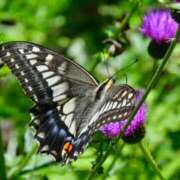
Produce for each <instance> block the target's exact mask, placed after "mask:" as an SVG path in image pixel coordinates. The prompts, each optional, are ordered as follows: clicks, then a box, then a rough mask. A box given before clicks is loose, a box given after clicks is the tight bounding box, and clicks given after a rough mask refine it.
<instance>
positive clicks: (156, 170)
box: [138, 142, 164, 180]
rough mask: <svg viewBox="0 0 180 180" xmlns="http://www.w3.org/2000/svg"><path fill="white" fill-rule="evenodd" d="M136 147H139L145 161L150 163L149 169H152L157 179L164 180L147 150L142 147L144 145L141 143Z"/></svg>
mask: <svg viewBox="0 0 180 180" xmlns="http://www.w3.org/2000/svg"><path fill="white" fill-rule="evenodd" d="M138 145H139V147H140V149H141V151H142V152H143V154H144V156H145V158H146V159H147V161H148V162H149V163H150V165H151V167H152V168H153V169H154V171H155V172H156V174H157V175H158V176H159V178H160V179H161V180H164V177H163V175H162V174H161V171H160V169H159V167H158V165H157V163H156V161H155V160H154V159H153V157H152V155H151V153H150V151H148V150H147V149H146V148H145V147H144V145H143V143H142V142H140V143H139V144H138Z"/></svg>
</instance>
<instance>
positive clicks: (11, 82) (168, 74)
mask: <svg viewBox="0 0 180 180" xmlns="http://www.w3.org/2000/svg"><path fill="white" fill-rule="evenodd" d="M134 3H135V1H125V0H124V1H123V0H96V1H95V0H86V1H83V0H76V1H75V0H74V1H73V0H47V1H43V0H38V1H36V0H26V1H24V0H16V1H15V0H14V1H13V0H9V1H8V0H1V1H0V41H1V42H6V41H15V40H17V41H20V40H23V41H31V42H35V43H39V44H42V45H44V46H47V47H49V48H52V49H55V50H57V51H59V52H61V53H63V54H65V55H66V56H67V57H69V58H71V59H73V60H74V61H76V62H78V63H79V64H81V65H82V66H83V67H85V68H86V69H87V70H89V71H91V72H92V73H93V75H94V76H95V77H96V79H98V80H99V81H102V80H104V79H106V78H107V76H108V74H107V72H106V68H105V66H104V65H103V63H102V62H101V58H98V57H101V56H100V55H101V54H102V52H104V50H105V49H106V46H107V45H106V44H104V43H102V42H103V40H104V39H106V38H108V37H113V38H114V37H115V38H117V34H118V33H119V28H118V25H117V24H118V23H120V22H121V21H120V20H119V19H120V17H122V16H123V15H124V13H128V12H130V11H131V9H132V8H133V6H134ZM156 6H159V2H158V1H153V0H151V1H150V0H146V1H142V2H141V5H140V6H139V7H138V8H137V9H136V11H135V12H134V14H133V16H132V17H131V19H130V20H129V29H128V30H127V31H125V34H126V37H127V39H128V42H129V43H128V44H126V46H125V51H124V52H123V53H121V54H117V55H116V56H114V57H111V58H109V59H108V64H109V65H108V67H109V71H110V72H111V73H114V72H116V71H117V70H119V69H123V68H124V67H126V66H128V65H129V64H130V63H132V62H133V61H135V60H136V59H138V62H137V63H135V64H133V65H131V66H130V67H127V68H125V71H124V70H122V72H121V74H120V75H119V76H118V77H117V83H125V82H126V78H125V75H127V77H128V83H129V84H130V85H132V86H133V87H135V88H136V89H145V88H146V85H147V84H148V82H149V80H150V79H151V77H152V75H153V73H154V68H156V67H157V65H158V62H155V61H154V60H153V59H152V58H151V57H150V56H149V55H148V53H147V46H148V43H149V40H148V39H146V38H144V37H143V36H142V35H141V34H140V31H139V29H140V25H141V20H142V16H143V15H144V13H145V11H146V10H147V9H151V8H152V7H156ZM120 38H121V39H124V37H120ZM179 51H180V46H179V45H178V46H176V49H175V51H174V53H173V55H172V56H171V59H170V61H169V63H168V65H167V66H166V68H165V69H164V71H163V74H162V75H161V79H160V81H159V83H158V84H157V85H156V87H155V88H154V89H153V90H152V91H151V93H150V96H149V97H148V99H147V104H148V115H147V123H146V136H145V138H144V140H143V141H144V144H145V145H146V147H147V148H148V149H149V150H150V151H151V153H152V155H153V157H154V159H155V160H156V162H157V164H158V165H159V166H160V169H161V170H162V174H163V175H164V177H166V178H167V179H180V158H178V157H180V141H179V136H180V94H179V91H180V61H179V58H180V53H179ZM95 66H96V68H95V69H94V68H93V67H95ZM31 106H32V102H31V101H30V100H29V99H28V98H27V97H26V96H25V95H24V94H23V91H22V89H21V87H20V86H19V84H18V82H17V80H16V79H15V78H14V77H13V75H12V74H11V73H10V71H9V69H8V68H7V67H3V68H2V69H1V70H0V121H1V127H2V130H3V137H4V138H3V139H4V144H5V147H4V149H5V158H6V165H7V171H8V173H11V172H12V171H13V169H15V168H16V166H18V163H19V162H20V161H21V160H22V159H24V158H25V157H26V156H27V154H28V153H29V151H30V150H31V149H32V147H33V145H34V144H36V143H35V140H33V135H32V134H33V133H32V131H31V130H30V128H29V127H28V123H29V121H30V117H29V115H28V110H29V109H30V107H31ZM97 136H98V135H97ZM99 136H101V135H99ZM98 138H99V137H98ZM100 139H103V140H104V141H103V143H101V145H96V144H93V143H92V144H91V145H90V147H89V148H88V149H87V150H86V151H85V153H84V154H83V155H82V156H81V157H80V158H79V159H78V160H77V161H76V162H74V163H73V164H72V165H71V166H64V167H62V166H61V165H60V164H55V165H51V166H48V167H47V168H42V169H40V170H38V171H33V172H31V173H26V174H22V175H18V177H17V179H30V178H31V180H33V179H50V180H56V179H60V178H67V179H74V180H76V179H85V177H86V176H87V175H88V173H89V172H90V171H91V168H92V164H93V163H95V161H96V159H97V157H98V156H99V153H100V152H101V151H103V150H104V149H106V142H107V139H105V138H103V137H100ZM98 140H99V139H98ZM121 143H122V142H119V144H118V145H117V146H116V147H115V148H114V151H113V152H112V153H111V154H110V156H109V157H108V159H107V160H106V162H105V163H104V165H103V167H102V168H101V169H100V170H99V175H96V178H97V179H111V180H116V179H127V180H131V179H140V180H144V179H158V177H157V175H156V174H155V173H154V171H153V170H152V168H151V167H150V165H149V164H148V162H147V160H146V159H145V157H144V155H143V154H142V152H141V150H140V149H139V146H138V145H125V146H124V148H123V150H122V152H120V146H121ZM95 147H96V148H95ZM97 147H98V148H97ZM114 156H115V157H116V162H115V164H114V166H113V168H112V169H111V170H110V171H109V172H107V170H108V167H109V165H110V163H111V161H112V159H113V157H114ZM51 160H52V158H51V157H47V156H46V155H37V154H33V156H32V158H31V159H30V161H29V162H28V164H27V165H26V166H25V167H24V169H23V170H26V169H31V168H34V167H36V166H38V165H41V164H44V163H46V162H49V161H51ZM103 172H104V173H106V177H104V176H103Z"/></svg>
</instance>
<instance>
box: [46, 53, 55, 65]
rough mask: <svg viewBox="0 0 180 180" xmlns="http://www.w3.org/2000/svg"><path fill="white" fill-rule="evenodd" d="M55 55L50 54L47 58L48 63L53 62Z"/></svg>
mask: <svg viewBox="0 0 180 180" xmlns="http://www.w3.org/2000/svg"><path fill="white" fill-rule="evenodd" d="M53 57H54V56H53V55H52V54H48V55H47V56H46V61H48V63H49V62H51V61H52V59H53Z"/></svg>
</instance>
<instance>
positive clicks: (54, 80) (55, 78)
mask: <svg viewBox="0 0 180 180" xmlns="http://www.w3.org/2000/svg"><path fill="white" fill-rule="evenodd" d="M60 80H61V77H60V76H53V77H51V78H48V79H46V81H47V83H48V85H49V86H52V85H54V84H56V83H58V82H59V81H60ZM62 84H63V83H62ZM55 87H56V86H55ZM55 87H54V88H55ZM58 90H59V91H60V90H61V89H58Z"/></svg>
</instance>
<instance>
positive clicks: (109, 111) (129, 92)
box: [90, 85, 136, 130]
mask: <svg viewBox="0 0 180 180" xmlns="http://www.w3.org/2000/svg"><path fill="white" fill-rule="evenodd" d="M135 99H136V91H135V90H134V89H133V88H131V87H130V86H128V85H121V86H117V87H113V90H112V91H111V93H110V94H109V96H108V97H107V100H106V101H105V102H104V104H103V105H102V106H101V108H100V109H99V110H98V111H97V112H96V114H95V115H94V116H93V117H92V119H91V123H92V125H90V126H94V129H95V130H98V129H99V127H101V126H102V125H104V124H108V123H110V122H117V121H120V120H125V119H127V118H128V117H129V115H130V113H131V111H132V109H133V108H134V105H135Z"/></svg>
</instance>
